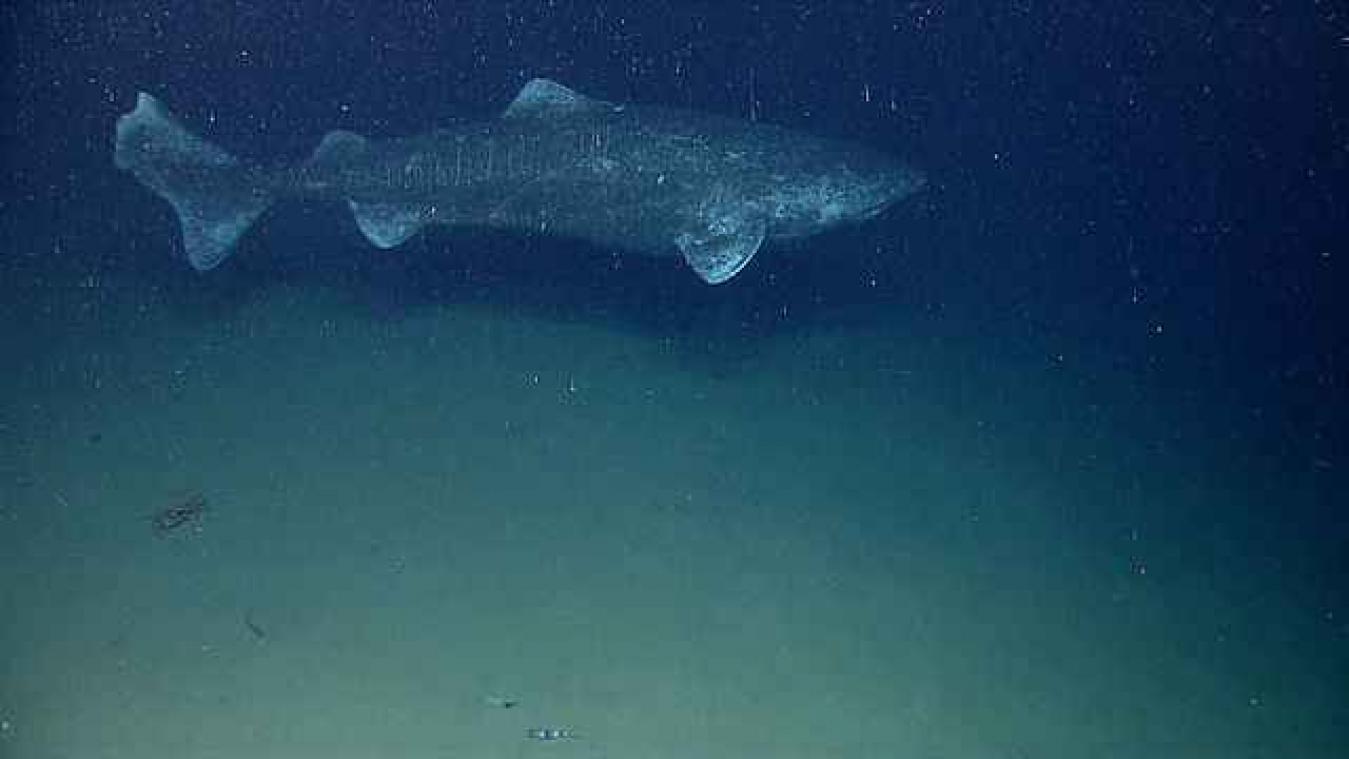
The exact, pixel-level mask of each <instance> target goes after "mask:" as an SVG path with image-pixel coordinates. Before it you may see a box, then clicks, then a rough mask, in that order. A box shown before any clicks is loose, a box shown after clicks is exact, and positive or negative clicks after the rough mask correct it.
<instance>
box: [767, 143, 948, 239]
mask: <svg viewBox="0 0 1349 759" xmlns="http://www.w3.org/2000/svg"><path fill="white" fill-rule="evenodd" d="M832 147H833V149H822V150H820V151H818V152H817V153H816V154H814V155H805V156H799V157H798V160H797V162H796V165H795V166H793V167H792V168H793V170H791V171H789V172H787V173H786V175H785V176H782V177H779V181H778V182H777V183H776V184H775V186H774V189H773V192H772V193H771V196H772V197H771V198H770V199H769V200H768V202H767V203H766V205H767V206H768V208H769V209H770V214H769V215H770V217H771V219H772V223H771V226H772V229H773V236H774V237H802V236H806V235H811V234H815V233H817V232H820V231H821V230H824V229H828V228H831V227H835V226H839V225H842V224H855V223H858V222H862V221H866V220H867V219H870V218H872V217H874V216H877V215H879V214H880V213H881V212H883V211H884V210H885V209H887V208H889V207H890V206H892V205H894V204H895V203H897V202H899V201H900V200H902V199H904V198H905V197H908V196H909V195H912V194H914V193H915V192H918V191H919V190H921V189H923V187H924V186H925V185H926V184H927V178H926V176H924V174H923V173H922V172H921V171H918V170H917V169H914V168H912V167H910V166H908V165H906V164H904V163H901V162H900V161H898V160H896V159H894V158H892V157H890V156H888V155H885V154H883V153H878V152H876V151H872V150H868V149H865V148H859V147H856V146H851V145H849V146H838V145H835V146H832Z"/></svg>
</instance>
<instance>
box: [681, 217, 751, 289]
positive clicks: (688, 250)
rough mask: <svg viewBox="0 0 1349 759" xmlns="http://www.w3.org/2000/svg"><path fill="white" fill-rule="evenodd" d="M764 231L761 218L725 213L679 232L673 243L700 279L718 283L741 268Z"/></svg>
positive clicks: (713, 283) (748, 259)
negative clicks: (691, 228)
mask: <svg viewBox="0 0 1349 759" xmlns="http://www.w3.org/2000/svg"><path fill="white" fill-rule="evenodd" d="M765 234H766V226H765V224H764V222H763V220H762V219H749V218H743V217H732V216H726V217H722V218H719V219H716V220H715V221H714V222H713V223H711V224H708V225H707V226H706V227H705V228H703V229H699V230H697V231H695V232H685V233H683V234H681V235H679V237H678V238H677V239H676V240H675V245H677V246H678V247H679V252H681V253H683V254H684V260H685V261H687V262H688V264H689V266H690V267H692V268H693V271H694V272H696V273H697V274H698V276H699V277H701V278H702V280H703V281H704V282H706V283H708V284H709V285H719V284H721V283H722V282H725V281H727V280H729V279H730V278H731V277H734V276H735V275H737V274H739V273H740V270H741V269H743V268H745V265H746V264H748V263H749V261H750V259H751V258H754V254H755V253H757V252H759V247H760V246H762V245H763V241H764V236H765Z"/></svg>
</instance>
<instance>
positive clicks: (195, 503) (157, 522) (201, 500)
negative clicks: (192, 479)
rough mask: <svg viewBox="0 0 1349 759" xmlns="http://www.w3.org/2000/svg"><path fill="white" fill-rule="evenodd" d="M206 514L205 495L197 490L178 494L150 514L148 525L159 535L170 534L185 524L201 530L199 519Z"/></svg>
mask: <svg viewBox="0 0 1349 759" xmlns="http://www.w3.org/2000/svg"><path fill="white" fill-rule="evenodd" d="M205 514H206V496H205V495H202V494H201V493H199V492H191V493H187V494H185V495H183V496H180V497H178V498H176V499H174V501H173V502H172V503H170V504H169V505H167V506H165V507H164V508H162V509H160V510H159V511H156V512H155V513H154V514H151V515H150V527H151V528H152V529H153V530H154V533H155V534H156V535H159V536H161V537H163V536H165V535H169V534H172V533H174V532H176V531H178V530H179V528H181V527H183V526H185V525H191V526H192V528H193V529H194V530H195V531H198V532H199V531H200V530H201V519H202V517H203V516H205Z"/></svg>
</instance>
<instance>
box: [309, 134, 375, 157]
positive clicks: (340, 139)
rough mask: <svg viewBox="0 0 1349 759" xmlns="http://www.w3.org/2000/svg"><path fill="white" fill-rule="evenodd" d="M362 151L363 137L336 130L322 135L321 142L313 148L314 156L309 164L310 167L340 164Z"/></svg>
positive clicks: (363, 146) (363, 149)
mask: <svg viewBox="0 0 1349 759" xmlns="http://www.w3.org/2000/svg"><path fill="white" fill-rule="evenodd" d="M364 151H365V138H364V137H362V136H360V135H359V134H356V133H355V132H348V131H346V130H343V129H336V130H333V131H331V132H329V133H327V134H325V135H323V140H322V141H321V142H319V146H318V147H317V148H314V154H313V155H312V156H310V158H309V163H310V164H311V165H325V164H333V163H340V162H342V161H345V160H347V159H349V158H353V157H355V156H358V155H360V154H361V153H362V152H364Z"/></svg>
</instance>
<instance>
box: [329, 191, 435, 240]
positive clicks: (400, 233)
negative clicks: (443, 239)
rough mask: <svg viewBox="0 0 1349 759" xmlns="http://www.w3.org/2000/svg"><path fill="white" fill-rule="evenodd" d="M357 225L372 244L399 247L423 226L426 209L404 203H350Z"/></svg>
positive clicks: (427, 215)
mask: <svg viewBox="0 0 1349 759" xmlns="http://www.w3.org/2000/svg"><path fill="white" fill-rule="evenodd" d="M349 205H350V206H351V212H352V214H354V215H355V216H356V226H358V227H360V228H361V234H363V235H365V239H367V240H369V241H370V242H371V243H372V244H373V245H377V246H379V247H380V248H385V249H388V248H393V247H397V246H399V245H402V244H403V242H404V241H405V240H407V239H408V238H409V237H411V236H413V235H415V234H417V232H418V231H419V230H420V229H421V228H422V227H423V226H425V224H426V221H427V217H429V216H430V215H431V214H430V211H429V209H426V208H423V207H421V206H416V205H409V204H406V203H357V202H356V201H354V200H353V201H349Z"/></svg>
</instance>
